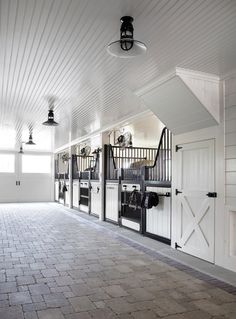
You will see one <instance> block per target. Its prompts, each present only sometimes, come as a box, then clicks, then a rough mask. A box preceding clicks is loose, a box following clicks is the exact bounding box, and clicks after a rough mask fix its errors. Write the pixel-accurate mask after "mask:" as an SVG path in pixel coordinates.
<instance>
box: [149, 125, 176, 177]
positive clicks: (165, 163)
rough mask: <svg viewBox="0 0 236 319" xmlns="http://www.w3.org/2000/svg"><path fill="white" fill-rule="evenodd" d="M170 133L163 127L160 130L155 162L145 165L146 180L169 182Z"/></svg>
mask: <svg viewBox="0 0 236 319" xmlns="http://www.w3.org/2000/svg"><path fill="white" fill-rule="evenodd" d="M171 155H172V134H171V132H170V131H169V130H168V129H167V128H166V127H165V128H164V129H163V130H162V134H161V138H160V142H159V146H158V150H157V154H156V158H155V162H154V164H153V165H150V166H149V165H147V166H146V167H145V180H146V181H160V182H171V162H172V161H171V158H172V156H171Z"/></svg>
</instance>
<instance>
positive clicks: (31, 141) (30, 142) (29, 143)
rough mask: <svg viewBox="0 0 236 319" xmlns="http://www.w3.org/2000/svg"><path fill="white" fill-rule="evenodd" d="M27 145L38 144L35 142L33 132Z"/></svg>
mask: <svg viewBox="0 0 236 319" xmlns="http://www.w3.org/2000/svg"><path fill="white" fill-rule="evenodd" d="M25 144H27V145H36V144H35V143H34V142H33V136H32V134H30V135H29V141H28V142H27V143H25Z"/></svg>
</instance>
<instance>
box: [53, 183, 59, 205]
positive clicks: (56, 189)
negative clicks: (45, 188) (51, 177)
mask: <svg viewBox="0 0 236 319" xmlns="http://www.w3.org/2000/svg"><path fill="white" fill-rule="evenodd" d="M54 200H55V201H56V202H58V200H59V182H58V181H55V183H54Z"/></svg>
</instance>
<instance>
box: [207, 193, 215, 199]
mask: <svg viewBox="0 0 236 319" xmlns="http://www.w3.org/2000/svg"><path fill="white" fill-rule="evenodd" d="M206 196H208V197H213V198H216V197H217V193H216V192H209V193H207V194H206Z"/></svg>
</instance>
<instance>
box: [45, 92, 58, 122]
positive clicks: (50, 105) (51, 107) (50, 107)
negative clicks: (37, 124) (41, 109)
mask: <svg viewBox="0 0 236 319" xmlns="http://www.w3.org/2000/svg"><path fill="white" fill-rule="evenodd" d="M54 102H55V97H49V98H48V120H47V121H45V122H43V125H46V126H57V125H59V124H58V123H57V122H56V121H54Z"/></svg>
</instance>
